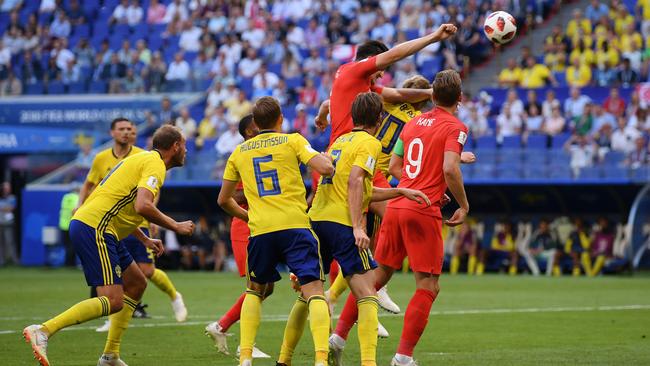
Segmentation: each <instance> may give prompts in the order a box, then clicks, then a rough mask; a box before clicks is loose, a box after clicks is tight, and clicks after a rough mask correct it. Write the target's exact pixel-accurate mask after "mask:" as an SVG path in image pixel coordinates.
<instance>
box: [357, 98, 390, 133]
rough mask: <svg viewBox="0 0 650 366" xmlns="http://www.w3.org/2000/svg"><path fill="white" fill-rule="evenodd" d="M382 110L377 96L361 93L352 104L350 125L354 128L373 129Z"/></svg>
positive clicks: (382, 106)
mask: <svg viewBox="0 0 650 366" xmlns="http://www.w3.org/2000/svg"><path fill="white" fill-rule="evenodd" d="M383 110H384V105H383V103H382V100H381V97H380V96H379V94H377V93H374V92H368V93H361V94H359V95H357V97H356V98H354V102H352V123H354V126H355V127H357V126H359V127H360V126H363V127H371V128H372V127H375V126H377V124H379V117H380V115H381V112H382V111H383Z"/></svg>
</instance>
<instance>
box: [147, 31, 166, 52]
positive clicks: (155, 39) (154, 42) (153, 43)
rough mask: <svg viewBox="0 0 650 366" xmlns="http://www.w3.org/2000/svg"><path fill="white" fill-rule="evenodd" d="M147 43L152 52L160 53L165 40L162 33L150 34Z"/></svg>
mask: <svg viewBox="0 0 650 366" xmlns="http://www.w3.org/2000/svg"><path fill="white" fill-rule="evenodd" d="M147 43H148V45H149V49H150V50H151V52H155V51H158V50H160V49H161V48H162V46H163V39H162V37H160V33H149V37H148V38H147Z"/></svg>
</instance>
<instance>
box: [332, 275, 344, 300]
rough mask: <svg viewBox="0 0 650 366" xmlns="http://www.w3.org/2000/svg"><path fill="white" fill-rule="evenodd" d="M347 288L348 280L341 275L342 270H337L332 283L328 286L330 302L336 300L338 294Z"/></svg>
mask: <svg viewBox="0 0 650 366" xmlns="http://www.w3.org/2000/svg"><path fill="white" fill-rule="evenodd" d="M347 288H348V281H346V280H345V277H343V271H339V274H338V275H337V276H336V279H335V280H334V283H332V286H330V288H329V297H330V299H329V300H330V301H331V302H336V300H338V298H339V296H341V294H342V293H343V292H345V290H347Z"/></svg>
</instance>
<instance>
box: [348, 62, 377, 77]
mask: <svg viewBox="0 0 650 366" xmlns="http://www.w3.org/2000/svg"><path fill="white" fill-rule="evenodd" d="M352 68H353V70H354V71H353V73H354V75H358V76H359V77H360V78H363V79H367V78H368V77H369V76H370V75H372V74H374V73H375V72H377V71H379V70H377V56H372V57H368V58H366V59H363V60H361V61H357V62H355V63H354V64H353V65H352Z"/></svg>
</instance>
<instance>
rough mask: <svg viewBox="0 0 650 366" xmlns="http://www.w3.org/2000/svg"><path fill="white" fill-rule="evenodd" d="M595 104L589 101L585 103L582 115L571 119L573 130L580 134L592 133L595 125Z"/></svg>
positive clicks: (570, 123) (570, 124)
mask: <svg viewBox="0 0 650 366" xmlns="http://www.w3.org/2000/svg"><path fill="white" fill-rule="evenodd" d="M593 110H594V104H592V103H591V102H588V103H587V104H585V107H584V109H583V112H582V114H581V115H580V116H578V117H574V118H573V119H571V120H570V121H569V126H570V127H571V131H572V132H573V133H575V134H577V135H580V136H587V135H589V134H590V133H591V131H592V130H593V127H594V114H593V113H592V112H593Z"/></svg>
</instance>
